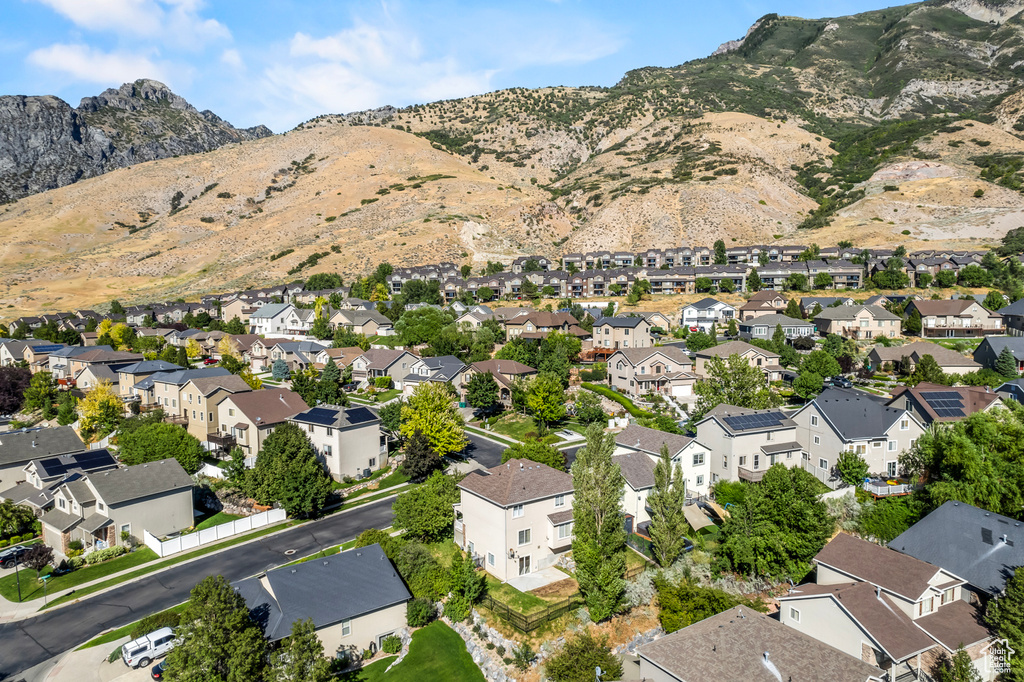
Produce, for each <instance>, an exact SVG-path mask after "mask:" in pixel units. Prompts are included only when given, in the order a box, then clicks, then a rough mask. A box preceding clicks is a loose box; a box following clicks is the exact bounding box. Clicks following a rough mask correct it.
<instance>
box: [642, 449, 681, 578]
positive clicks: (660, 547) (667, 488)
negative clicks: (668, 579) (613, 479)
mask: <svg viewBox="0 0 1024 682" xmlns="http://www.w3.org/2000/svg"><path fill="white" fill-rule="evenodd" d="M685 502H686V482H685V481H684V480H683V469H682V466H681V465H679V464H676V466H675V469H673V467H672V459H671V458H670V457H669V454H668V446H667V445H664V444H663V445H662V446H661V458H660V459H659V460H658V463H657V464H655V465H654V489H653V490H652V491H651V493H650V495H648V496H647V505H648V506H649V507H650V508H651V525H650V533H651V549H653V551H654V556H655V559H657V561H658V563H659V564H660V565H662V566H671V565H672V564H673V563H675V561H676V559H678V558H679V556H680V555H681V554H682V553H683V547H684V545H685V542H686V518H685V517H684V516H683V504H684V503H685Z"/></svg>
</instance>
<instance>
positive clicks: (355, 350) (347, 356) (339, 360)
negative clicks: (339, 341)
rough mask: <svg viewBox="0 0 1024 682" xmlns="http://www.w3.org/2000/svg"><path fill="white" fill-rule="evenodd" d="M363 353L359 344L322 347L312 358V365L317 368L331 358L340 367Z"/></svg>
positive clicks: (349, 363)
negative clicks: (342, 346) (343, 346)
mask: <svg viewBox="0 0 1024 682" xmlns="http://www.w3.org/2000/svg"><path fill="white" fill-rule="evenodd" d="M362 354H363V349H362V348H360V347H359V346H346V347H345V348H324V349H323V350H322V351H320V352H319V353H317V354H316V356H315V357H314V358H313V366H314V367H316V368H317V369H319V370H322V369H323V368H324V367H326V366H327V365H328V364H329V363H330V361H331V360H334V364H336V365H337V366H338V367H340V368H344V367H348V366H349V365H351V364H352V361H353V360H355V359H356V358H358V357H359V356H360V355H362Z"/></svg>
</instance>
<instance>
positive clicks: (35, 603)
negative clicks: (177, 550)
mask: <svg viewBox="0 0 1024 682" xmlns="http://www.w3.org/2000/svg"><path fill="white" fill-rule="evenodd" d="M339 513H343V512H339ZM285 523H286V522H282V523H281V525H282V526H284V527H282V528H280V529H279V530H276V531H274V532H273V533H267V534H265V535H260V536H259V537H257V538H253V539H252V540H246V541H244V542H239V543H236V544H233V545H229V546H227V547H222V548H220V549H217V550H213V551H211V552H204V553H202V554H199V555H197V556H195V557H193V558H191V559H187V560H185V561H180V562H178V563H175V564H171V565H172V566H177V565H179V564H187V563H190V562H192V561H195V560H197V559H201V558H204V557H207V556H211V555H214V554H219V553H220V552H223V551H226V550H229V549H234V548H235V547H238V546H239V545H245V544H248V543H249V542H255V541H258V540H262V539H264V538H268V537H272V536H274V535H277V534H278V533H280V532H282V531H286V530H290V529H292V528H294V527H295V526H285ZM250 532H252V531H250ZM230 540H231V538H224V540H223V541H224V542H229V541H230ZM201 549H202V548H201V547H200V548H196V549H193V550H189V551H188V552H182V554H190V553H192V552H198V551H200V550H201ZM176 556H178V555H174V554H171V555H168V556H165V557H163V558H157V559H154V560H153V561H150V562H147V563H144V564H139V565H138V566H133V567H131V568H126V569H125V570H123V571H118V572H117V573H111V574H110V575H105V576H103V577H101V578H97V579H96V580H90V581H89V582H87V583H80V584H78V585H75V586H74V587H69V588H67V589H65V590H58V591H56V592H53V593H52V594H47V595H46V598H45V600H44V599H43V598H42V597H40V598H38V599H32V600H30V601H25V602H21V603H15V602H10V601H7V600H6V599H3V598H0V624H3V623H13V622H15V621H19V620H25V619H26V618H31V617H32V616H34V615H36V614H37V613H38V612H39V610H40V609H41V608H42V607H43V606H44V605H45V604H44V601H45V602H51V601H53V600H55V599H58V598H60V597H62V596H64V595H66V594H69V593H72V592H78V591H80V590H83V589H85V588H88V587H89V586H90V585H96V584H97V583H104V582H107V581H108V580H114V579H116V578H118V577H120V576H122V575H126V574H129V573H134V572H136V571H140V570H145V569H146V568H151V567H154V566H159V565H160V564H162V563H163V562H165V561H173V560H174V558H175V557H176ZM169 567H170V566H166V567H164V568H169ZM161 570H163V569H157V570H154V571H150V572H149V573H146V574H144V575H145V576H148V575H152V574H153V573H159V572H160V571H161ZM20 571H21V572H22V573H24V574H25V575H24V576H23V577H22V580H25V581H32V580H35V576H34V571H32V570H31V569H26V568H24V567H22V568H21V569H20ZM11 573H14V569H13V568H10V569H0V577H3V576H7V575H10V574H11ZM139 577H140V578H141V577H144V576H139ZM123 584H124V583H117V584H116V585H112V586H110V587H109V588H107V589H114V588H115V587H119V586H121V585H123ZM106 591H107V590H99V591H97V592H92V593H90V594H88V595H86V596H85V598H86V599H88V598H91V597H94V596H96V595H98V594H103V593H104V592H106ZM73 603H74V601H66V602H64V603H63V604H60V605H58V606H54V607H52V608H53V609H59V608H61V607H62V606H65V605H67V604H73Z"/></svg>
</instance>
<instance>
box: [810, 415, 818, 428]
mask: <svg viewBox="0 0 1024 682" xmlns="http://www.w3.org/2000/svg"><path fill="white" fill-rule="evenodd" d="M817 425H818V416H817V415H814V414H812V415H811V426H817Z"/></svg>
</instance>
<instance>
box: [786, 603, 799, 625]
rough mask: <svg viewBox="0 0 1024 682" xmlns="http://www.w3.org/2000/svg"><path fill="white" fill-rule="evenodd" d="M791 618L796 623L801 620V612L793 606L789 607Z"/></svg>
mask: <svg viewBox="0 0 1024 682" xmlns="http://www.w3.org/2000/svg"><path fill="white" fill-rule="evenodd" d="M789 619H790V620H791V621H793V622H794V623H799V622H800V612H799V611H798V610H796V609H794V608H793V607H792V606H791V607H789Z"/></svg>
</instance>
